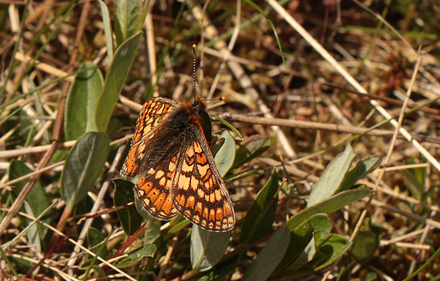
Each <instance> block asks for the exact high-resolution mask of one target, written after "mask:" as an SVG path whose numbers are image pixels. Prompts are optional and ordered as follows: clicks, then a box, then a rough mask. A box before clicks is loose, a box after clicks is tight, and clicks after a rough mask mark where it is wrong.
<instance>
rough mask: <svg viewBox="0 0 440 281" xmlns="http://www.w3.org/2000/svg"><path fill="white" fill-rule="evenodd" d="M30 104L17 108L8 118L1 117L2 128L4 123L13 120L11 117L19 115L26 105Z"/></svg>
mask: <svg viewBox="0 0 440 281" xmlns="http://www.w3.org/2000/svg"><path fill="white" fill-rule="evenodd" d="M28 104H29V103H28V102H27V103H25V104H23V105H22V106H20V107H17V108H16V109H14V111H12V112H11V113H9V114H8V116H6V117H3V116H2V117H1V121H0V126H1V125H2V124H3V123H5V122H6V121H8V120H9V118H11V117H12V116H14V115H15V114H17V113H19V112H20V110H21V109H22V108H23V107H25V106H26V105H28Z"/></svg>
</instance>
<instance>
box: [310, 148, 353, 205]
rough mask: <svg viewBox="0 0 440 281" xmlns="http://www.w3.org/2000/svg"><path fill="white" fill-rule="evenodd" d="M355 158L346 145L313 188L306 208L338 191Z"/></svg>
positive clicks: (351, 150)
mask: <svg viewBox="0 0 440 281" xmlns="http://www.w3.org/2000/svg"><path fill="white" fill-rule="evenodd" d="M355 156H356V154H355V153H354V152H353V149H352V148H351V146H350V145H347V146H346V147H345V151H344V152H343V153H341V154H340V155H338V156H337V157H336V158H335V159H334V160H333V161H332V162H331V163H330V164H329V165H328V166H327V168H326V169H325V171H324V173H323V174H322V176H321V178H320V179H319V181H318V182H317V183H316V185H315V186H314V187H313V189H312V192H311V193H310V198H309V201H308V202H307V207H310V206H312V205H314V204H316V203H318V202H321V201H323V200H326V199H328V198H330V197H331V196H332V195H333V194H334V193H335V192H336V190H338V188H339V186H340V185H341V182H342V181H343V180H344V177H345V174H346V173H347V171H348V169H349V168H350V165H351V162H352V161H353V158H354V157H355Z"/></svg>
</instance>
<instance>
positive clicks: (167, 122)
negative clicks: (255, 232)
mask: <svg viewBox="0 0 440 281" xmlns="http://www.w3.org/2000/svg"><path fill="white" fill-rule="evenodd" d="M205 109H206V104H205V102H204V101H202V100H201V99H197V100H196V101H194V103H192V104H191V103H188V102H179V101H174V100H170V99H167V98H161V97H158V98H151V99H149V100H148V101H147V102H146V103H145V104H144V107H143V109H142V111H141V113H140V115H139V119H138V121H137V124H136V132H135V134H134V135H133V138H132V141H131V149H130V151H129V153H128V156H127V159H126V160H125V163H124V165H123V167H122V169H121V176H122V177H134V176H136V175H140V179H139V181H138V182H137V184H136V185H135V187H134V190H135V194H136V196H137V198H138V199H139V200H140V201H141V202H142V205H143V207H144V208H145V209H146V210H147V211H148V213H149V214H150V215H151V216H153V217H155V218H157V219H160V220H170V219H172V218H173V217H175V216H177V215H178V214H181V215H183V216H184V217H185V218H187V219H188V220H190V221H191V222H192V223H194V224H196V225H198V226H200V227H201V228H203V229H206V230H209V231H216V232H222V231H229V230H231V229H233V228H234V225H235V215H234V209H233V206H232V201H231V198H230V197H229V193H228V190H227V188H226V185H225V183H224V181H223V179H222V177H221V175H220V173H219V170H218V168H217V166H216V164H215V162H214V158H213V156H212V153H211V150H210V148H209V146H208V142H207V140H206V137H205V135H204V132H203V128H202V116H201V114H202V113H203V112H205Z"/></svg>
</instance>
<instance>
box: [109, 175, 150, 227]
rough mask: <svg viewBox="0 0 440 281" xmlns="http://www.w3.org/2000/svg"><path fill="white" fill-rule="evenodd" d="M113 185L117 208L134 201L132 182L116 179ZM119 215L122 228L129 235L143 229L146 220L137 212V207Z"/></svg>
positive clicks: (120, 212) (125, 210)
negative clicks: (142, 225)
mask: <svg viewBox="0 0 440 281" xmlns="http://www.w3.org/2000/svg"><path fill="white" fill-rule="evenodd" d="M113 184H114V185H115V194H114V197H113V202H114V204H115V207H118V206H121V205H125V204H128V203H131V202H133V201H134V192H133V186H134V184H133V183H132V182H129V181H126V180H123V179H114V180H113ZM117 213H118V217H119V220H120V221H121V224H122V228H123V229H124V232H125V233H127V234H128V235H132V234H134V233H135V232H136V231H137V230H138V229H139V228H140V227H141V224H142V221H143V220H144V219H143V218H142V216H141V215H140V214H139V213H138V211H137V210H136V206H135V205H131V206H128V207H126V208H124V209H121V210H118V211H117Z"/></svg>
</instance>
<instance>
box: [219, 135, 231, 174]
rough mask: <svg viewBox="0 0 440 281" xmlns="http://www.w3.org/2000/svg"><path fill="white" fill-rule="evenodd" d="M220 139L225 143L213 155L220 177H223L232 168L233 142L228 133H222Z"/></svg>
mask: <svg viewBox="0 0 440 281" xmlns="http://www.w3.org/2000/svg"><path fill="white" fill-rule="evenodd" d="M220 138H223V139H224V140H225V142H224V143H223V145H222V147H220V149H219V151H218V152H217V154H216V155H215V163H216V164H217V168H218V170H219V172H220V175H221V176H222V177H224V176H225V175H226V173H227V172H228V171H229V169H230V168H231V167H232V163H234V159H235V141H234V138H233V137H232V136H231V134H230V133H229V132H228V131H223V133H222V134H221V135H220Z"/></svg>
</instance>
